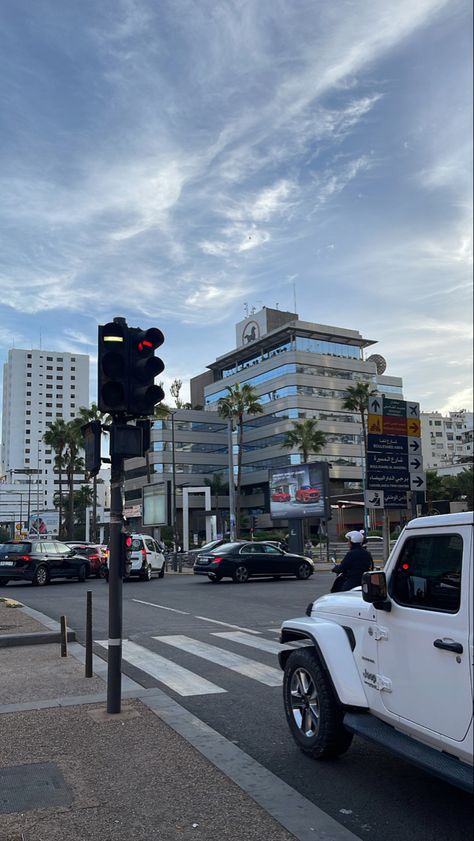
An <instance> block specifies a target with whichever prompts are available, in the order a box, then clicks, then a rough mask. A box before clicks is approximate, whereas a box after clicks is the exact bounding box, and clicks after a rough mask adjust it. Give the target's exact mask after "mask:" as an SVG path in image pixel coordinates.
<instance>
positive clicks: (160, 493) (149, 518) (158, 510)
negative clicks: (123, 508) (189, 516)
mask: <svg viewBox="0 0 474 841" xmlns="http://www.w3.org/2000/svg"><path fill="white" fill-rule="evenodd" d="M170 488H171V482H162V483H160V484H157V485H145V486H144V487H143V505H142V523H143V525H144V526H167V525H169V522H170V499H169V497H170Z"/></svg>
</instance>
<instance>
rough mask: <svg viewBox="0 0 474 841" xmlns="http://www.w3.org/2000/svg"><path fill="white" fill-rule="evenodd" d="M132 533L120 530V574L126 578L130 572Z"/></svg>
mask: <svg viewBox="0 0 474 841" xmlns="http://www.w3.org/2000/svg"><path fill="white" fill-rule="evenodd" d="M132 543H133V538H132V535H131V534H129V533H128V532H120V576H121V578H126V577H127V576H128V575H129V574H130V567H131V564H132Z"/></svg>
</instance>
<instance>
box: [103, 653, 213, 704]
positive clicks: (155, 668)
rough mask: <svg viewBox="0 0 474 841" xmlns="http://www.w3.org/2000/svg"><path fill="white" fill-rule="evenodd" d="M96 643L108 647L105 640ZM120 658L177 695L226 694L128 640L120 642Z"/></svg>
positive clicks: (207, 681) (201, 678)
mask: <svg viewBox="0 0 474 841" xmlns="http://www.w3.org/2000/svg"><path fill="white" fill-rule="evenodd" d="M96 642H97V643H98V645H101V646H102V647H103V648H107V647H108V646H107V640H96ZM122 658H123V659H124V660H126V661H127V663H130V665H132V666H136V667H137V668H138V669H141V670H142V671H143V672H146V673H147V674H148V675H150V676H151V677H154V678H156V680H159V681H160V683H164V684H165V686H168V687H169V688H170V689H173V690H174V691H175V692H177V693H178V695H182V696H189V695H215V694H217V693H218V692H226V690H225V689H222V688H221V687H220V686H216V684H215V683H211V682H210V681H209V680H205V678H203V677H200V676H199V675H196V674H194V672H190V671H189V670H188V669H184V668H183V666H178V664H177V663H173V662H172V661H171V660H167V659H166V658H165V657H161V655H160V654H156V653H155V652H154V651H150V650H149V649H148V648H144V647H143V646H142V645H138V644H137V643H135V642H131V641H130V640H123V642H122Z"/></svg>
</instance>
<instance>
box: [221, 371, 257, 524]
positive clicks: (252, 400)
mask: <svg viewBox="0 0 474 841" xmlns="http://www.w3.org/2000/svg"><path fill="white" fill-rule="evenodd" d="M227 392H228V393H227V395H226V396H225V397H221V399H220V400H219V405H218V412H219V414H220V416H221V417H222V418H226V419H227V420H230V422H231V423H232V425H233V424H234V421H235V422H236V423H237V429H238V433H239V437H238V443H239V450H238V455H237V487H236V497H237V499H236V506H235V509H236V510H235V515H236V516H235V520H236V530H237V537H238V530H239V528H240V486H241V477H242V453H243V446H242V445H243V438H244V415H258V414H261V412H263V408H262V406H261V404H260V403H259V402H258V396H257V392H256V389H255V388H254V386H252V385H247V384H245V385H243V386H241V385H240V383H236V384H235V385H232V386H227ZM229 478H230V481H233V480H234V479H233V476H232V477H229Z"/></svg>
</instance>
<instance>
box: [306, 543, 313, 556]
mask: <svg viewBox="0 0 474 841" xmlns="http://www.w3.org/2000/svg"><path fill="white" fill-rule="evenodd" d="M304 551H305V553H306V555H307V557H308V558H311V560H312V559H313V544H312V543H311V541H310V540H307V541H306V543H305V547H304Z"/></svg>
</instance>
